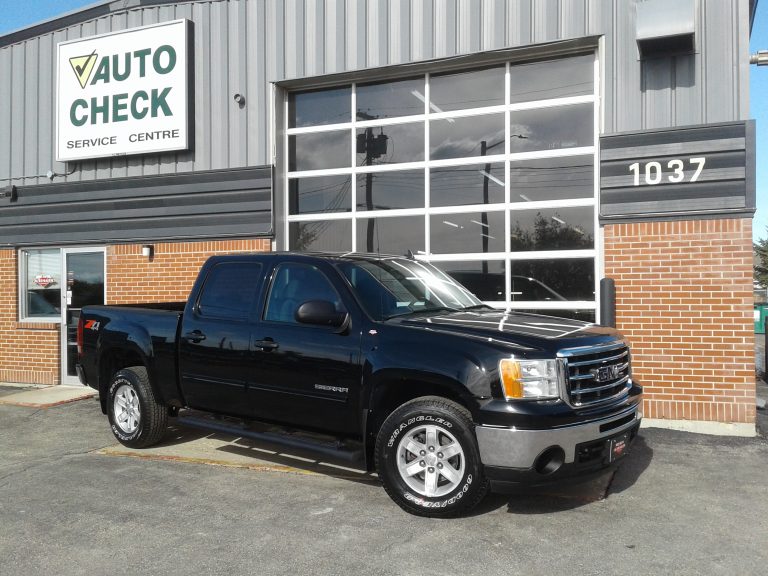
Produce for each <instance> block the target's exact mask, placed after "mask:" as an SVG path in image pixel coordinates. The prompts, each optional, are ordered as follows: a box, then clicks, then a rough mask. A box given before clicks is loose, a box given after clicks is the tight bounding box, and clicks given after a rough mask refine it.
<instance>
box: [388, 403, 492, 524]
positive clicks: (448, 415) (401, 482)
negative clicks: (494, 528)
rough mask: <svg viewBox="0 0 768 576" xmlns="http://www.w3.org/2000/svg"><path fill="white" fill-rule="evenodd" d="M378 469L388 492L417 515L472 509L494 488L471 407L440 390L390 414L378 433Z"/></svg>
mask: <svg viewBox="0 0 768 576" xmlns="http://www.w3.org/2000/svg"><path fill="white" fill-rule="evenodd" d="M376 469H377V470H378V474H379V477H380V478H381V481H382V482H383V484H384V488H385V489H386V491H387V494H389V496H390V497H391V498H392V499H393V500H394V501H395V502H396V503H397V504H398V505H399V506H400V507H401V508H402V509H403V510H405V511H406V512H410V513H411V514H415V515H417V516H429V517H433V518H446V517H451V516H457V515H459V514H463V513H466V512H468V511H469V510H470V509H472V508H474V507H475V506H476V505H477V504H478V503H479V502H480V500H482V499H483V497H484V496H485V494H486V493H487V491H488V481H487V480H486V479H485V477H484V475H483V471H482V464H481V462H480V454H479V451H478V448H477V441H476V440H475V435H474V425H473V424H472V419H471V417H470V414H469V412H468V411H467V410H466V409H465V408H464V407H463V406H460V405H459V404H456V403H455V402H452V401H450V400H446V399H445V398H440V397H436V396H427V397H423V398H417V399H416V400H411V401H410V402H407V403H405V404H403V405H402V406H400V407H399V408H398V409H397V410H395V411H394V412H392V414H390V415H389V417H388V418H387V419H386V420H385V422H384V424H383V425H382V427H381V429H380V430H379V433H378V436H377V438H376Z"/></svg>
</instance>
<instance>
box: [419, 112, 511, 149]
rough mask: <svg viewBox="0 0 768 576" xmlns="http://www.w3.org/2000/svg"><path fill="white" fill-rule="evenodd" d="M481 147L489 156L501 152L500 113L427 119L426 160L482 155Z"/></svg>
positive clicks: (502, 123) (502, 143) (502, 138)
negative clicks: (427, 154) (427, 143)
mask: <svg viewBox="0 0 768 576" xmlns="http://www.w3.org/2000/svg"><path fill="white" fill-rule="evenodd" d="M483 142H485V144H483ZM483 148H484V149H485V150H486V151H487V153H488V154H489V155H490V154H503V153H504V114H488V115H484V116H470V117H469V118H446V119H443V120H432V121H430V124H429V157H430V159H432V160H443V159H445V158H465V157H470V156H484V154H483Z"/></svg>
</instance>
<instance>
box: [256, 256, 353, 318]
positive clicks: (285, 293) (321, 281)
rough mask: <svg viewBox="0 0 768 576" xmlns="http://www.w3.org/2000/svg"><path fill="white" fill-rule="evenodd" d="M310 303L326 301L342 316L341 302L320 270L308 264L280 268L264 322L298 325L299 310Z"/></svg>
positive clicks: (288, 264)
mask: <svg viewBox="0 0 768 576" xmlns="http://www.w3.org/2000/svg"><path fill="white" fill-rule="evenodd" d="M309 300H325V301H327V302H332V303H333V304H334V306H336V311H337V312H341V311H342V310H343V308H344V307H343V306H342V304H341V298H339V295H338V293H337V292H336V290H335V289H334V287H333V286H332V285H331V282H330V281H329V280H328V278H327V277H326V276H325V274H323V273H322V272H321V271H320V270H319V269H318V268H316V267H315V266H311V265H309V264H298V263H286V264H281V265H280V267H279V268H278V269H277V274H275V279H274V280H273V281H272V288H271V289H270V291H269V300H268V301H267V310H266V312H265V314H264V319H265V320H269V321H272V322H296V318H295V315H296V310H298V309H299V306H301V305H302V304H304V302H308V301H309Z"/></svg>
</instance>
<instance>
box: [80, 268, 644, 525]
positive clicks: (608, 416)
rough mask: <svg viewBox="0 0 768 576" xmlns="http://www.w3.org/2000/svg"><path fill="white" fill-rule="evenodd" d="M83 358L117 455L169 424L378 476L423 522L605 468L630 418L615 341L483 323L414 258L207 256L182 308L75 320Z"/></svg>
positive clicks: (621, 444) (519, 320) (97, 310)
mask: <svg viewBox="0 0 768 576" xmlns="http://www.w3.org/2000/svg"><path fill="white" fill-rule="evenodd" d="M78 344H79V363H78V365H77V370H78V374H79V376H80V380H81V381H82V382H83V383H84V384H87V385H88V386H91V387H93V388H95V389H96V390H98V391H99V397H100V401H101V408H102V411H103V412H104V413H105V414H107V415H108V418H109V422H110V425H111V428H112V431H113V433H114V435H115V436H116V438H117V439H118V440H119V441H120V442H121V443H123V444H125V445H126V446H130V447H136V448H141V447H147V446H151V445H153V444H155V443H157V442H159V441H161V439H162V437H163V434H164V431H165V429H166V425H167V422H168V418H169V417H177V418H178V419H179V421H180V422H181V423H187V424H189V425H193V426H199V427H203V428H209V429H212V430H219V431H223V432H232V433H233V434H237V435H239V436H249V437H252V438H256V439H259V440H261V441H263V442H266V443H268V444H278V445H281V446H288V447H289V448H293V449H296V450H308V451H315V452H317V453H320V454H322V455H324V456H329V457H331V456H337V457H339V458H340V459H341V460H343V461H345V462H346V461H352V462H355V463H356V464H357V465H359V466H361V467H363V468H364V469H368V470H374V469H375V470H376V471H377V472H378V475H379V477H380V479H381V481H382V483H383V485H384V488H385V489H386V491H387V493H388V494H389V495H390V496H391V498H392V499H393V500H394V501H395V502H396V503H397V504H398V505H400V506H401V507H402V508H403V509H404V510H406V511H408V512H410V513H413V514H418V515H423V516H433V517H445V516H455V515H458V514H462V513H466V512H467V511H468V510H469V509H471V508H472V507H473V506H475V505H476V504H477V503H478V502H479V501H480V500H481V499H482V498H483V496H484V495H485V494H486V492H487V491H488V490H489V488H491V489H495V490H504V489H508V488H509V487H510V486H514V485H515V484H519V483H527V484H540V483H544V482H554V481H559V480H562V479H565V478H567V477H579V476H582V475H587V474H591V473H594V472H596V471H599V470H601V469H603V468H606V467H608V466H611V465H613V464H614V463H615V462H617V461H618V460H619V459H621V458H622V457H624V456H625V455H626V453H627V452H628V449H629V446H630V444H631V442H632V440H633V439H634V437H635V436H636V434H637V432H638V429H639V426H640V420H641V417H642V416H641V411H640V406H641V397H642V389H641V387H640V386H639V385H638V384H637V382H635V381H634V380H633V379H632V373H631V366H630V351H629V347H628V345H627V342H626V340H625V339H624V338H623V337H622V336H621V334H619V333H618V332H616V331H615V330H614V329H611V328H607V327H602V326H597V325H595V324H590V323H585V322H581V321H576V320H569V319H564V318H555V317H549V316H541V315H534V314H525V313H521V312H514V311H504V310H497V309H493V308H491V307H489V306H486V305H484V304H483V303H482V302H481V301H480V300H478V299H477V298H476V297H475V296H474V295H473V294H472V293H470V292H469V291H468V290H467V289H466V288H464V287H463V286H462V285H460V284H459V283H458V282H457V281H456V280H454V279H452V278H451V277H450V276H448V275H446V274H444V273H443V272H441V271H440V270H439V269H437V268H435V267H434V266H432V265H430V264H428V263H425V262H421V261H418V260H416V259H414V258H412V257H401V256H381V255H369V254H343V255H341V254H325V253H323V254H298V253H266V254H245V255H232V256H214V257H212V258H210V259H209V260H208V261H207V262H206V263H205V264H204V266H203V268H202V269H201V271H200V274H199V277H198V278H197V281H196V282H195V284H194V287H193V288H192V291H191V293H190V295H189V299H188V301H187V302H186V303H183V302H182V303H175V304H168V305H149V306H147V307H136V306H122V307H121V306H87V307H85V308H84V309H83V311H82V315H81V317H80V322H79V325H78ZM296 430H302V431H305V432H306V433H304V434H297V433H296V432H295V431H296ZM283 432H284V433H283Z"/></svg>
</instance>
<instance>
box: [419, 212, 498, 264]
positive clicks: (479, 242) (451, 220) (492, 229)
mask: <svg viewBox="0 0 768 576" xmlns="http://www.w3.org/2000/svg"><path fill="white" fill-rule="evenodd" d="M429 229H430V246H431V248H430V249H431V251H432V253H433V254H465V253H469V252H482V253H487V252H504V212H475V213H470V214H438V215H434V216H431V217H430V221H429Z"/></svg>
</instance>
